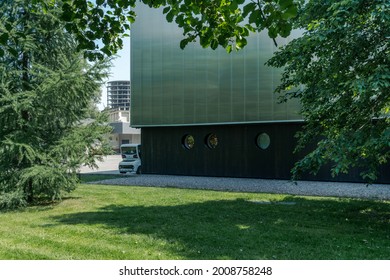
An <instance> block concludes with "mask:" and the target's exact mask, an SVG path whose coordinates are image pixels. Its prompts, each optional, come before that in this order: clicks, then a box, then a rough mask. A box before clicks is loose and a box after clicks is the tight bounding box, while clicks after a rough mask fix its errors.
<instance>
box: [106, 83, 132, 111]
mask: <svg viewBox="0 0 390 280" xmlns="http://www.w3.org/2000/svg"><path fill="white" fill-rule="evenodd" d="M130 92H131V91H130V81H110V82H108V85H107V107H108V108H109V109H120V110H121V111H129V110H130Z"/></svg>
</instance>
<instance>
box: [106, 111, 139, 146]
mask: <svg viewBox="0 0 390 280" xmlns="http://www.w3.org/2000/svg"><path fill="white" fill-rule="evenodd" d="M106 112H107V113H108V121H109V125H110V126H111V127H112V132H111V134H110V135H109V136H108V137H109V143H110V145H111V147H112V148H113V149H114V151H116V152H119V149H120V146H121V145H122V144H138V143H141V130H140V129H138V128H132V127H130V111H123V110H118V109H106Z"/></svg>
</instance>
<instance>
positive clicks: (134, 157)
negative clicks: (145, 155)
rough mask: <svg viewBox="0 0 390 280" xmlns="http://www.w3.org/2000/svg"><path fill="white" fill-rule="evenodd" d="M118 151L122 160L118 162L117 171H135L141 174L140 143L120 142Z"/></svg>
mask: <svg viewBox="0 0 390 280" xmlns="http://www.w3.org/2000/svg"><path fill="white" fill-rule="evenodd" d="M120 152H121V155H122V161H121V162H120V163H119V173H122V174H123V173H126V172H136V173H137V174H141V145H140V144H122V145H121V148H120Z"/></svg>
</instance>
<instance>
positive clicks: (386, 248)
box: [0, 185, 390, 260]
mask: <svg viewBox="0 0 390 280" xmlns="http://www.w3.org/2000/svg"><path fill="white" fill-rule="evenodd" d="M270 202H271V203H270ZM0 259H134V260H135V259H387V260H388V259H390V202H389V201H387V202H381V201H367V200H366V201H362V200H353V199H330V198H314V197H297V196H289V195H270V194H250V193H233V192H216V191H204V190H187V189H175V188H147V187H130V186H97V185H80V187H79V188H78V189H77V190H76V191H75V192H73V193H72V194H71V195H70V196H69V197H68V198H66V199H64V200H63V201H62V202H61V203H59V204H57V205H46V206H34V207H29V208H27V209H25V210H23V211H17V212H6V213H0Z"/></svg>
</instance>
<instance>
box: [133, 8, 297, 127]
mask: <svg viewBox="0 0 390 280" xmlns="http://www.w3.org/2000/svg"><path fill="white" fill-rule="evenodd" d="M136 13H137V15H138V17H137V19H136V22H135V23H134V24H133V25H132V30H131V83H132V100H131V112H132V117H131V118H132V119H131V122H132V126H134V127H145V126H170V125H201V124H233V123H262V122H272V121H293V120H299V119H301V117H300V115H299V104H298V102H297V101H289V102H288V103H282V104H280V103H279V102H278V96H276V94H274V89H275V87H276V86H277V85H278V83H279V80H280V76H281V70H280V69H273V68H270V67H267V66H265V65H264V63H265V62H266V61H267V60H268V59H269V58H270V57H271V56H272V53H273V52H274V51H275V50H276V47H275V46H274V43H273V41H272V40H271V39H270V38H269V37H268V36H267V34H266V33H261V34H253V35H252V36H251V37H250V38H249V40H248V45H247V46H246V47H245V48H244V49H243V50H241V51H239V52H232V53H230V54H228V53H227V52H226V51H225V50H224V49H222V48H220V47H219V48H218V49H217V50H214V51H213V50H211V49H203V48H202V47H200V45H199V43H192V44H189V45H187V47H186V48H185V49H184V50H181V49H180V47H179V42H180V40H181V39H182V38H183V36H182V32H181V30H180V29H179V28H178V27H177V26H176V24H175V23H168V22H167V21H166V19H165V16H164V15H163V13H162V10H161V9H160V10H158V9H157V10H156V9H151V8H149V7H147V6H144V5H139V7H137V9H136ZM277 41H278V43H279V44H284V43H286V39H277Z"/></svg>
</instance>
